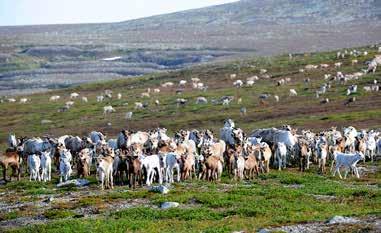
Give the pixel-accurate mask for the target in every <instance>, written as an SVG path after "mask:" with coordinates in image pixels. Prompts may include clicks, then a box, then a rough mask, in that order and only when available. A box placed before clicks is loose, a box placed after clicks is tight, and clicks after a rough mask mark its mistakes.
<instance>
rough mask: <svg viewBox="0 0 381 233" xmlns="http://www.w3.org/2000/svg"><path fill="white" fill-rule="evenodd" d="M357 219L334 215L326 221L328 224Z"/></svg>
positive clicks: (352, 221)
mask: <svg viewBox="0 0 381 233" xmlns="http://www.w3.org/2000/svg"><path fill="white" fill-rule="evenodd" d="M357 222H359V220H357V219H355V218H350V217H343V216H338V215H336V216H334V217H333V218H331V219H329V220H328V221H327V223H328V224H336V223H357Z"/></svg>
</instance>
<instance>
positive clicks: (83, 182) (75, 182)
mask: <svg viewBox="0 0 381 233" xmlns="http://www.w3.org/2000/svg"><path fill="white" fill-rule="evenodd" d="M89 183H90V181H88V180H86V179H74V180H68V181H66V182H62V183H59V184H57V187H58V188H59V187H65V186H70V185H75V186H77V187H82V186H85V185H88V184H89Z"/></svg>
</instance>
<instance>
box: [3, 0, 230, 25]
mask: <svg viewBox="0 0 381 233" xmlns="http://www.w3.org/2000/svg"><path fill="white" fill-rule="evenodd" d="M235 1H236V0H106V1H105V0H0V26H5V25H31V24H58V23H96V22H119V21H124V20H128V19H136V18H142V17H146V16H151V15H158V14H164V13H170V12H176V11H181V10H187V9H193V8H200V7H205V6H210V5H218V4H223V3H229V2H235Z"/></svg>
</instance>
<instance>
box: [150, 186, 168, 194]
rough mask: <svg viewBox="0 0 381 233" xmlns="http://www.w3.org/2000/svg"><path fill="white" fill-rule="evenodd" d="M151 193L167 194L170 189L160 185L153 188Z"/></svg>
mask: <svg viewBox="0 0 381 233" xmlns="http://www.w3.org/2000/svg"><path fill="white" fill-rule="evenodd" d="M149 191H151V192H155V193H161V194H167V193H168V192H169V189H168V188H167V187H166V186H164V185H159V186H152V187H151V188H150V190H149Z"/></svg>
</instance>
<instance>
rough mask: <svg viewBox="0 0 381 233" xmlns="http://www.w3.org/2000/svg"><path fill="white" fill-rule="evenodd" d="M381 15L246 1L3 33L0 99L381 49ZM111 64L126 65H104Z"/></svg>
mask: <svg viewBox="0 0 381 233" xmlns="http://www.w3.org/2000/svg"><path fill="white" fill-rule="evenodd" d="M380 15H381V3H380V2H379V1H376V0H362V1H355V0H350V1H345V0H340V1H334V0H329V1H318V0H312V1H307V0H300V1H292V0H281V1H275V0H267V1H259V0H244V1H238V2H234V3H230V4H224V5H219V6H212V7H207V8H201V9H194V10H189V11H183V12H177V13H173V14H166V15H159V16H153V17H148V18H143V19H137V20H131V21H126V22H119V23H107V24H77V25H36V26H19V27H0V44H1V46H0V82H1V83H0V95H10V94H17V93H25V92H38V91H44V90H49V89H54V88H61V87H68V86H72V85H78V84H81V83H88V82H92V81H99V80H114V79H120V78H122V77H125V76H139V75H144V74H148V73H154V72H163V71H169V70H178V69H183V68H186V67H191V66H194V65H197V64H204V63H210V62H217V61H226V60H234V59H237V58H240V57H241V58H242V57H247V56H252V55H256V56H263V55H279V54H286V53H290V52H291V53H302V52H316V51H328V50H334V49H339V48H349V47H357V46H364V45H368V44H372V43H379V42H380V38H381V20H380ZM112 57H121V59H119V60H115V61H109V62H105V61H103V59H105V58H112ZM28 87H29V88H28Z"/></svg>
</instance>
